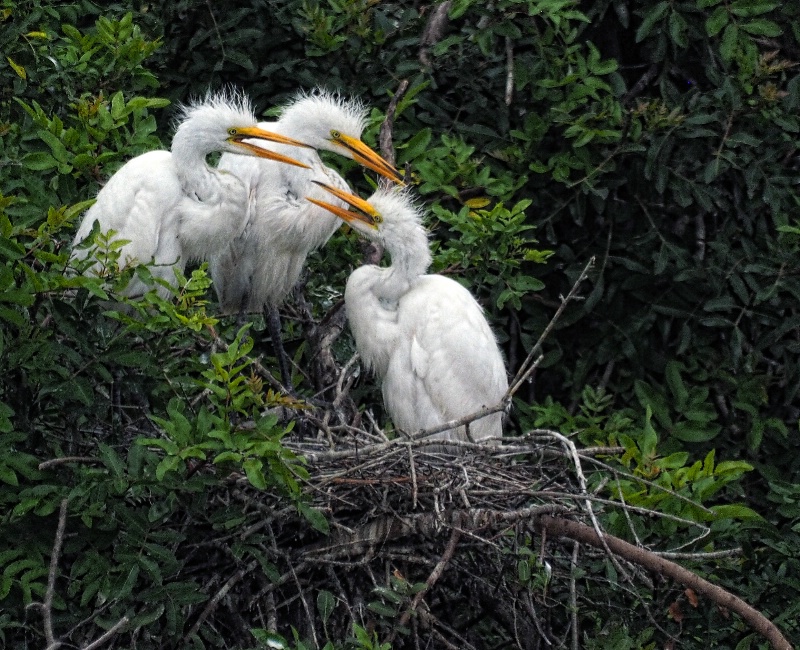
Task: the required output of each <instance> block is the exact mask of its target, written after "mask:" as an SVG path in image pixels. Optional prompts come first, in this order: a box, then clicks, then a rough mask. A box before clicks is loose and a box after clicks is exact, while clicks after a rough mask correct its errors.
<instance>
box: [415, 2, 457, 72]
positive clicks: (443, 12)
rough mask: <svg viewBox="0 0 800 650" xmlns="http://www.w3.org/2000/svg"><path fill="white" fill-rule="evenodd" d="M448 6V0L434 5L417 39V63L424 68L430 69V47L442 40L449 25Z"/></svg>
mask: <svg viewBox="0 0 800 650" xmlns="http://www.w3.org/2000/svg"><path fill="white" fill-rule="evenodd" d="M450 4H451V2H450V0H445V2H440V3H439V4H438V5H436V7H435V8H434V9H433V11H431V16H430V18H428V23H427V24H426V25H425V29H424V30H423V32H422V36H421V37H420V39H419V55H418V56H419V62H420V63H421V64H422V65H423V66H425V67H426V68H430V67H431V58H430V56H428V53H429V52H430V49H431V47H432V46H434V45H436V44H437V43H438V42H439V41H440V40H442V36H444V32H445V30H446V29H447V25H448V24H449V23H450V17H449V16H448V15H447V14H448V12H449V11H450Z"/></svg>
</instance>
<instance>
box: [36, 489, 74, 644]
mask: <svg viewBox="0 0 800 650" xmlns="http://www.w3.org/2000/svg"><path fill="white" fill-rule="evenodd" d="M68 503H69V501H68V499H62V501H61V507H60V508H59V510H58V528H57V529H56V539H55V542H53V552H52V554H51V555H50V570H49V571H48V573H47V591H46V592H45V594H44V602H43V603H42V618H43V619H44V636H45V639H46V640H47V650H55V648H58V647H59V646H60V645H61V642H60V641H56V638H55V635H54V634H53V597H54V596H55V591H56V574H57V573H58V560H59V558H60V556H61V546H62V545H63V543H64V529H65V528H66V527H67V504H68Z"/></svg>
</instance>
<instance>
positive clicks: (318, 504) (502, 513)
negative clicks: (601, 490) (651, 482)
mask: <svg viewBox="0 0 800 650" xmlns="http://www.w3.org/2000/svg"><path fill="white" fill-rule="evenodd" d="M426 444H427V447H426ZM287 445H288V446H289V447H291V448H292V449H293V450H294V451H296V452H297V453H299V454H302V455H303V456H304V457H305V458H306V459H307V460H308V466H307V468H308V470H309V474H310V478H309V479H308V481H307V482H306V483H305V486H304V492H305V496H306V501H305V503H306V504H307V507H304V508H303V509H301V511H299V512H298V511H297V510H295V509H291V508H289V509H287V508H286V506H285V504H286V501H285V500H281V499H279V498H278V497H274V496H270V495H269V494H264V493H255V492H253V491H252V490H251V489H249V488H247V487H246V485H245V482H244V480H240V481H239V482H238V487H237V489H236V490H235V497H236V498H237V499H243V500H246V501H248V502H249V503H250V504H251V505H252V507H254V508H257V509H258V510H259V513H260V517H261V523H260V524H259V525H258V526H257V527H254V528H253V529H252V530H251V531H249V533H248V534H253V535H260V536H262V537H261V540H262V541H261V547H262V550H263V553H264V556H263V558H262V559H261V560H252V561H251V562H249V563H248V564H247V565H246V566H242V567H240V568H239V570H238V571H237V572H236V574H235V575H234V576H233V577H232V578H231V579H230V580H228V581H227V582H226V583H225V584H224V585H223V587H222V589H220V590H219V591H218V592H217V593H216V595H214V594H209V596H211V600H210V601H209V602H208V604H207V605H206V607H205V609H204V611H203V612H202V613H201V614H200V615H199V616H198V618H197V619H196V621H195V623H194V626H193V629H192V631H191V632H190V634H189V635H187V638H188V637H189V636H191V634H192V633H193V632H197V631H199V630H200V629H201V627H202V626H203V625H208V624H211V625H212V627H217V626H219V625H220V624H221V622H223V621H224V623H223V625H224V626H225V627H227V626H228V625H230V621H231V620H232V619H230V618H229V617H227V616H221V614H222V612H223V610H225V609H226V605H225V602H224V601H225V597H226V595H227V594H228V592H229V591H231V589H233V588H234V587H235V589H237V590H241V589H244V590H245V591H247V592H248V593H249V594H250V597H249V598H248V602H249V613H248V612H242V611H239V612H237V616H238V617H242V627H241V628H240V630H239V632H240V633H241V632H244V630H245V629H249V627H253V626H254V623H256V625H255V626H256V627H262V628H264V629H265V630H270V631H272V632H277V633H278V634H280V635H281V636H283V637H284V638H287V639H292V637H293V636H294V635H295V634H297V635H298V636H299V638H302V639H304V640H306V642H307V643H309V644H310V645H311V647H322V646H323V645H325V643H326V641H327V640H341V639H345V638H348V637H350V636H352V634H353V632H354V630H356V629H358V628H360V629H361V630H363V631H366V633H367V634H369V635H374V638H375V639H376V640H379V641H381V642H387V643H391V644H392V647H395V648H403V647H409V648H417V647H425V648H439V647H440V648H485V647H493V646H495V645H497V646H498V647H503V646H505V647H509V646H511V647H519V648H546V647H562V646H564V647H568V646H570V645H573V646H574V647H577V646H575V642H576V641H578V638H579V634H580V632H579V630H580V627H581V625H584V626H585V625H586V622H585V621H584V622H582V621H581V620H580V617H579V616H578V614H577V612H578V610H579V606H580V602H581V600H582V599H585V598H590V599H591V598H598V597H602V594H603V593H605V594H606V597H607V593H608V590H609V589H613V587H612V586H611V585H609V582H610V581H613V580H610V579H609V577H608V576H607V575H605V574H604V572H605V573H607V572H608V569H609V567H612V569H611V571H612V572H614V571H616V572H617V577H618V579H619V585H618V586H617V587H618V593H617V595H616V596H615V602H613V603H609V604H608V606H609V607H610V608H612V609H613V610H615V611H616V612H617V613H619V615H620V616H621V617H622V618H623V619H625V618H633V617H638V618H639V620H640V621H641V620H643V619H644V620H647V617H646V616H644V615H643V612H642V609H641V607H640V609H639V610H638V611H637V612H636V613H635V614H634V607H633V603H635V602H637V600H638V601H639V602H644V601H647V600H650V599H651V598H650V597H648V598H643V597H642V595H643V594H642V591H647V592H648V594H650V593H651V592H652V590H653V586H654V585H653V580H652V578H651V577H650V576H649V575H648V574H647V573H646V572H644V571H642V570H641V569H640V568H639V567H637V566H636V565H635V563H632V562H629V561H625V560H620V559H619V558H617V557H616V556H615V555H613V554H610V553H607V548H602V546H603V544H602V542H601V543H600V544H598V545H597V546H598V547H596V548H595V547H592V546H591V545H589V546H585V547H583V548H582V549H581V551H580V553H579V551H578V549H579V545H578V543H577V542H575V541H574V540H573V539H570V538H568V537H563V536H561V535H555V534H551V535H548V531H547V526H546V525H545V524H543V522H547V521H553V520H554V519H553V518H554V517H558V518H559V519H560V520H564V519H569V520H570V521H572V522H575V523H578V524H579V525H581V526H583V527H584V529H586V530H589V531H591V532H595V534H599V533H600V532H601V530H600V524H599V520H598V515H599V514H600V513H601V512H602V510H604V509H606V510H607V509H610V508H615V509H620V510H622V509H624V508H625V506H624V504H622V503H619V502H616V503H615V502H612V501H610V500H604V499H602V498H599V497H597V496H596V495H593V494H590V493H589V491H588V489H587V478H586V476H585V474H584V471H583V469H582V464H583V463H585V462H586V461H589V462H590V463H594V464H599V465H604V466H605V464H604V463H602V461H599V460H597V459H596V458H595V456H596V455H599V454H609V453H614V451H615V450H609V449H594V450H583V451H581V452H580V453H579V452H578V451H577V449H576V448H575V447H574V446H573V445H572V443H571V442H570V441H569V440H568V439H567V438H565V437H564V436H562V435H560V434H558V433H555V432H538V433H536V434H533V435H530V436H529V437H527V438H525V439H516V440H504V442H503V444H502V445H498V446H485V445H478V444H473V443H466V442H461V443H453V446H452V449H451V451H453V450H455V451H456V452H457V453H455V454H445V453H431V452H430V451H427V449H429V448H430V443H426V442H425V441H424V440H405V441H401V440H394V441H386V442H378V443H375V442H371V443H369V444H362V445H360V446H359V445H354V444H352V442H351V444H350V445H349V447H348V448H344V449H343V448H341V447H337V448H335V449H332V448H331V447H329V446H328V445H322V444H320V443H319V442H303V441H296V440H295V441H288V442H287ZM605 467H607V466H605ZM634 510H635V509H634ZM581 522H582V523H581ZM687 523H688V522H687ZM309 524H310V525H309ZM701 536H702V533H701V534H700V535H699V536H698V537H701ZM266 563H268V564H269V565H270V567H271V571H272V575H271V576H270V578H269V580H268V581H264V580H260V579H259V578H258V573H259V572H258V569H259V567H261V568H263V567H264V566H265V565H266ZM592 573H594V575H589V577H588V578H587V577H584V578H583V579H582V580H580V581H578V580H577V578H578V576H579V574H592ZM578 582H579V583H580V586H578ZM587 584H590V586H589V587H587V586H586V585H587ZM591 584H593V585H594V587H592V586H591ZM604 589H605V592H604V591H603V590H604ZM667 596H668V594H667V593H665V594H664V595H663V597H664V598H666V597H667ZM240 602H241V601H240ZM661 611H662V612H663V611H664V610H663V609H662V610H661ZM248 614H249V615H248ZM659 618H661V619H662V620H661V623H665V624H666V623H668V622H667V621H665V620H664V617H663V615H662V616H660V617H659ZM244 619H247V620H246V621H245V620H244ZM651 620H653V619H652V617H651ZM591 627H592V631H593V632H594V631H595V630H594V628H595V627H596V622H591ZM220 633H221V634H222V635H223V636H225V637H227V638H231V633H233V630H230V629H229V630H227V631H226V632H225V633H224V634H223V633H222V632H221V630H220Z"/></svg>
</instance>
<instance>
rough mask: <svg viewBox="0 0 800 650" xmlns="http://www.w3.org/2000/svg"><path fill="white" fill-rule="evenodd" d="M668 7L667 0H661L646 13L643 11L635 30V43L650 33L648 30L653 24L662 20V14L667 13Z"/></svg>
mask: <svg viewBox="0 0 800 650" xmlns="http://www.w3.org/2000/svg"><path fill="white" fill-rule="evenodd" d="M668 9H669V2H667V1H666V0H662V2H658V3H656V4H655V5H653V7H652V8H651V9H650V10H649V11H648V12H647V13H645V15H644V17H643V18H642V23H641V25H639V28H638V29H637V30H636V42H637V43H641V42H642V41H643V40H644V39H645V38H647V37H648V36H649V35H650V32H651V31H652V30H653V26H654V25H655V24H656V23H657V22H659V21H660V20H663V18H664V16H666V15H667V10H668Z"/></svg>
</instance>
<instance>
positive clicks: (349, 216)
mask: <svg viewBox="0 0 800 650" xmlns="http://www.w3.org/2000/svg"><path fill="white" fill-rule="evenodd" d="M311 182H312V183H314V184H316V185H319V186H320V187H321V188H322V189H323V190H325V191H326V192H329V193H330V194H333V195H334V196H335V197H337V198H339V199H341V200H342V201H344V202H345V203H347V204H348V205H350V206H351V207H352V208H353V209H352V210H347V209H346V208H343V207H341V206H338V205H333V204H332V203H328V202H326V201H319V200H317V199H312V198H311V197H308V196H307V197H306V201H311V203H313V204H315V205H318V206H319V207H321V208H324V209H326V210H327V211H328V212H332V213H333V214H335V215H336V216H337V217H339V218H340V219H342V220H343V221H344V222H345V223H348V224H352V223H353V222H354V221H358V222H360V223H363V224H364V225H365V226H367V227H369V228H373V229H377V227H378V224H379V223H380V222H381V220H382V219H381V215H380V213H379V212H378V211H377V210H376V209H375V208H373V207H372V205H370V204H369V203H367V202H366V201H365V200H364V199H362V198H361V197H359V196H356V195H355V194H351V193H350V192H344V191H342V190H340V189H338V188H336V187H333V186H332V185H326V184H325V183H320V182H319V181H311Z"/></svg>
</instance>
